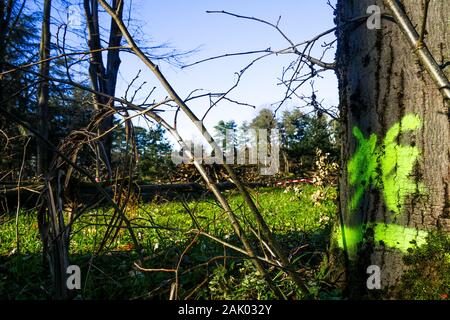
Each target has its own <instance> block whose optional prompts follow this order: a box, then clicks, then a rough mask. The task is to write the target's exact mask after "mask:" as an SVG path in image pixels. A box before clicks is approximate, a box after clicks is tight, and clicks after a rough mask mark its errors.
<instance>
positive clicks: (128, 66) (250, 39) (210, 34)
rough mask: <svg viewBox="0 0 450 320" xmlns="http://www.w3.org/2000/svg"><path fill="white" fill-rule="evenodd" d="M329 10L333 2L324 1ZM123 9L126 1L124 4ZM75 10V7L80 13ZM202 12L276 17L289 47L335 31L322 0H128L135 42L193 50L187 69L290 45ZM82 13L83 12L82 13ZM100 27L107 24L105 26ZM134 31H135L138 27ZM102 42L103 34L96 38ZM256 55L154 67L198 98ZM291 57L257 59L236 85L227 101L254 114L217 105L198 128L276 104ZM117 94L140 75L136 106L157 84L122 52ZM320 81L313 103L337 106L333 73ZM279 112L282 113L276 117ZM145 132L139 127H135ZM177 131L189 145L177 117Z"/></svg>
mask: <svg viewBox="0 0 450 320" xmlns="http://www.w3.org/2000/svg"><path fill="white" fill-rule="evenodd" d="M331 2H332V3H333V4H334V2H335V1H331ZM126 3H129V2H128V1H126ZM80 9H81V7H80ZM207 10H225V11H229V12H233V13H236V14H240V15H248V16H254V17H257V18H262V19H265V20H267V21H270V22H273V23H275V22H276V21H277V20H278V17H279V16H281V20H280V23H279V26H280V28H281V29H282V30H283V31H284V32H285V33H286V35H287V36H288V37H289V38H290V39H291V40H292V41H293V42H294V43H299V42H302V41H304V40H308V39H310V38H312V37H313V36H315V35H317V34H318V33H321V32H323V31H325V30H327V29H330V28H332V27H333V26H334V24H333V12H332V9H331V8H330V7H329V6H328V5H327V0H281V1H275V0H245V1H244V0H190V1H182V0H172V1H146V0H133V1H132V11H131V17H132V18H133V19H134V22H133V23H132V27H131V28H130V29H131V30H133V33H134V35H135V38H136V39H138V40H140V43H141V44H142V45H145V46H156V45H159V44H162V43H168V44H169V45H170V47H172V48H175V49H177V50H180V51H189V50H193V49H196V51H195V53H193V54H191V55H189V56H186V57H184V58H183V62H184V63H185V64H189V63H192V62H195V61H198V60H202V59H205V58H208V57H212V56H216V55H221V54H226V53H234V52H245V51H253V50H261V49H266V48H269V47H270V48H272V49H284V48H286V47H288V46H289V44H288V43H287V42H286V40H285V39H283V38H282V37H281V35H280V34H279V33H278V32H277V31H276V30H275V29H273V28H271V27H269V26H267V25H264V24H261V23H257V22H255V21H249V20H242V19H237V18H235V17H231V16H228V15H223V14H208V13H206V11H207ZM81 12H82V11H81ZM105 23H107V21H105ZM137 26H139V28H137ZM103 36H105V35H103ZM333 39H334V38H333V35H330V36H329V37H325V38H323V39H322V40H321V41H319V42H318V43H317V45H316V47H318V48H317V50H313V51H312V55H316V56H320V54H321V52H322V51H321V50H320V49H321V48H320V45H321V44H322V43H323V41H330V40H333ZM253 57H256V56H249V55H247V56H237V57H229V58H223V59H219V60H215V61H209V62H205V63H202V64H199V65H195V66H192V67H189V68H185V69H180V68H179V67H177V66H174V65H170V64H167V63H164V62H162V63H158V64H159V65H160V69H161V70H162V72H163V74H164V75H165V76H166V77H167V79H168V80H169V82H170V83H171V84H172V85H173V87H174V88H175V90H176V91H177V92H178V93H179V95H180V96H181V97H187V96H188V95H189V93H191V92H192V91H193V90H196V89H202V90H204V91H199V92H198V93H207V92H225V91H227V90H228V89H229V88H230V87H231V86H232V85H233V84H234V82H235V80H236V75H235V72H238V71H240V70H241V69H242V68H243V67H245V66H246V65H247V64H248V63H249V62H250V61H251V60H252V59H253ZM295 58H296V56H293V55H290V56H286V55H284V56H271V57H269V58H266V59H264V60H261V61H259V62H258V63H257V64H255V65H254V66H253V67H252V68H251V69H249V70H248V71H247V72H246V73H245V74H244V76H243V77H242V79H241V82H240V85H239V87H238V88H237V89H235V90H234V91H233V92H232V93H231V94H230V95H229V97H230V98H232V99H234V100H239V101H241V102H245V103H248V104H251V105H255V106H256V107H257V108H256V109H253V108H250V107H246V106H239V105H235V104H231V103H228V102H223V103H221V104H219V105H218V106H217V107H215V108H214V109H213V110H212V111H211V112H210V113H209V114H208V116H207V118H206V119H205V124H206V126H207V127H208V128H210V129H211V130H212V128H213V127H214V125H216V124H217V122H218V121H219V120H231V119H233V120H235V121H236V122H237V123H238V124H240V123H242V121H244V120H251V119H252V118H253V117H254V116H255V115H256V114H257V113H258V111H259V110H260V109H261V108H263V107H270V104H272V103H275V102H277V101H279V100H281V99H282V98H283V96H284V93H285V89H284V88H285V87H284V86H283V85H277V84H278V82H279V81H278V80H277V79H278V78H279V77H280V76H281V73H282V70H283V67H286V66H287V65H288V64H289V63H290V62H291V61H292V60H293V59H295ZM121 59H122V65H121V69H120V75H119V79H118V80H119V83H118V89H117V95H118V96H123V95H124V92H125V90H126V88H127V87H128V85H129V83H130V82H131V81H132V79H133V78H134V77H135V76H136V74H137V73H138V71H139V70H142V72H141V75H140V77H139V79H138V80H137V81H136V82H135V83H134V86H133V87H132V89H131V90H130V92H133V91H134V89H136V88H137V87H139V86H140V85H141V84H142V83H143V82H144V81H146V82H147V84H146V85H145V86H144V87H143V89H142V90H141V91H140V92H139V93H138V95H137V98H136V100H135V102H139V101H142V99H143V97H145V96H147V94H148V93H149V92H150V90H151V89H152V88H153V86H158V82H156V80H155V78H154V76H153V75H152V74H151V73H150V71H148V70H147V69H146V67H145V66H144V65H143V64H142V62H141V61H139V60H138V59H137V58H136V57H134V56H133V55H131V54H122V56H121ZM333 59H334V51H329V52H328V53H327V55H326V56H325V59H324V60H325V61H333ZM322 75H323V77H324V78H323V79H316V80H315V88H316V89H317V90H318V94H317V95H318V97H319V99H324V106H331V105H334V106H336V105H337V103H338V96H337V81H336V77H335V75H334V72H332V71H327V72H326V73H323V74H322ZM305 89H306V91H304V92H305V94H307V93H310V86H309V85H306V86H305ZM166 96H167V94H166V92H164V91H163V90H162V89H160V88H158V89H157V90H156V91H155V92H154V94H153V95H152V99H155V100H156V101H159V100H161V99H164V98H165V97H166ZM298 103H299V102H298V101H295V100H293V101H290V102H289V103H288V104H287V106H286V108H293V107H295V106H296V105H297V104H298ZM189 105H190V107H191V108H192V110H193V111H194V112H195V113H196V114H197V115H198V116H199V117H200V118H201V117H202V116H203V113H204V112H205V111H206V109H207V108H208V107H209V100H207V99H203V100H196V101H194V102H192V103H190V104H189ZM282 110H283V109H281V111H282ZM173 115H174V113H173V112H167V113H165V114H164V117H165V118H166V119H168V120H169V119H171V118H173ZM136 124H138V125H142V126H144V122H142V121H136ZM178 127H179V130H180V132H181V134H182V136H183V137H184V138H187V139H191V138H192V137H193V136H196V135H197V131H196V129H194V127H193V126H192V125H191V124H190V123H189V121H187V120H186V119H185V118H184V117H183V116H180V118H179V124H178Z"/></svg>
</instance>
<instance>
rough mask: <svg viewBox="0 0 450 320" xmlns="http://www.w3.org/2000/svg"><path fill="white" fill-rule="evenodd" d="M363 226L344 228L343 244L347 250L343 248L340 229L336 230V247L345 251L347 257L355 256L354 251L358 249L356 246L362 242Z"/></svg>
mask: <svg viewBox="0 0 450 320" xmlns="http://www.w3.org/2000/svg"><path fill="white" fill-rule="evenodd" d="M363 228H364V226H363V225H359V226H354V227H348V226H345V227H344V233H345V243H346V245H347V248H345V246H344V237H343V235H342V229H341V228H339V229H338V230H337V234H338V237H337V239H338V246H339V248H341V249H347V253H348V255H349V257H353V256H354V255H355V254H356V249H357V247H358V244H359V243H360V242H362V240H363V234H364V232H363Z"/></svg>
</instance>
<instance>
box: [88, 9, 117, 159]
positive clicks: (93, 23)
mask: <svg viewBox="0 0 450 320" xmlns="http://www.w3.org/2000/svg"><path fill="white" fill-rule="evenodd" d="M123 6H124V1H118V0H113V1H112V7H113V8H114V10H115V11H116V12H117V14H118V15H119V16H120V17H122V14H123ZM84 9H85V14H86V20H87V26H88V33H89V41H88V45H89V50H91V51H93V52H92V53H91V60H90V67H89V75H90V78H91V84H92V89H94V90H96V91H98V92H101V93H104V94H107V95H109V96H113V97H114V96H115V93H116V85H117V75H118V73H119V67H120V63H121V61H120V57H119V53H120V50H119V49H110V50H108V53H107V62H106V68H105V66H104V62H103V55H102V52H101V51H99V50H100V49H102V44H101V37H100V30H101V28H100V20H99V14H98V1H97V0H84ZM121 41H122V32H121V31H120V29H119V27H118V26H117V24H116V22H115V21H114V20H113V19H111V25H110V30H109V42H108V47H109V48H116V47H119V46H120V43H121ZM112 103H114V102H113V100H111V99H107V98H105V97H104V96H99V95H94V107H95V108H96V109H97V110H101V109H106V110H108V109H109V106H110V105H111V104H112ZM112 126H113V116H106V117H105V118H104V119H103V120H102V123H101V125H100V130H99V131H100V132H99V133H100V134H101V133H102V132H105V131H107V130H109V129H110V128H112ZM102 143H103V144H104V149H105V154H106V155H105V158H106V159H104V161H105V162H107V163H109V164H110V163H111V148H112V136H111V134H108V135H106V137H105V138H104V139H102ZM99 153H100V154H102V153H101V152H99Z"/></svg>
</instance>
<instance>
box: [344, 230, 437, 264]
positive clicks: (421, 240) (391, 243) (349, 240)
mask: <svg viewBox="0 0 450 320" xmlns="http://www.w3.org/2000/svg"><path fill="white" fill-rule="evenodd" d="M371 227H372V228H373V231H374V240H375V243H376V245H381V244H383V245H384V246H386V247H389V248H394V249H397V250H400V251H401V252H403V253H406V252H407V251H408V248H411V247H412V246H413V242H415V243H416V244H417V245H418V246H421V245H423V244H425V243H426V237H427V235H428V232H427V231H423V230H417V229H415V228H408V227H404V226H400V225H398V224H371ZM364 229H365V225H360V226H355V227H345V229H344V232H345V240H346V244H347V252H348V255H349V258H350V259H351V258H353V257H354V256H355V254H356V249H357V246H358V244H359V243H361V242H362V241H363V233H364ZM336 233H337V239H338V246H339V248H341V249H345V246H344V240H343V238H344V237H343V236H342V231H341V229H339V230H337V232H336ZM381 242H382V243H381Z"/></svg>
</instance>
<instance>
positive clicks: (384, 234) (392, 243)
mask: <svg viewBox="0 0 450 320" xmlns="http://www.w3.org/2000/svg"><path fill="white" fill-rule="evenodd" d="M374 232H375V242H376V243H377V244H380V241H382V242H383V243H384V245H385V246H387V247H390V248H395V249H398V250H400V251H402V252H404V253H406V252H407V250H408V248H410V247H412V246H413V242H416V243H417V245H418V246H421V245H423V244H425V243H426V237H427V235H428V232H426V231H423V230H417V229H414V228H406V227H403V226H400V225H397V224H377V225H375V227H374Z"/></svg>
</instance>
